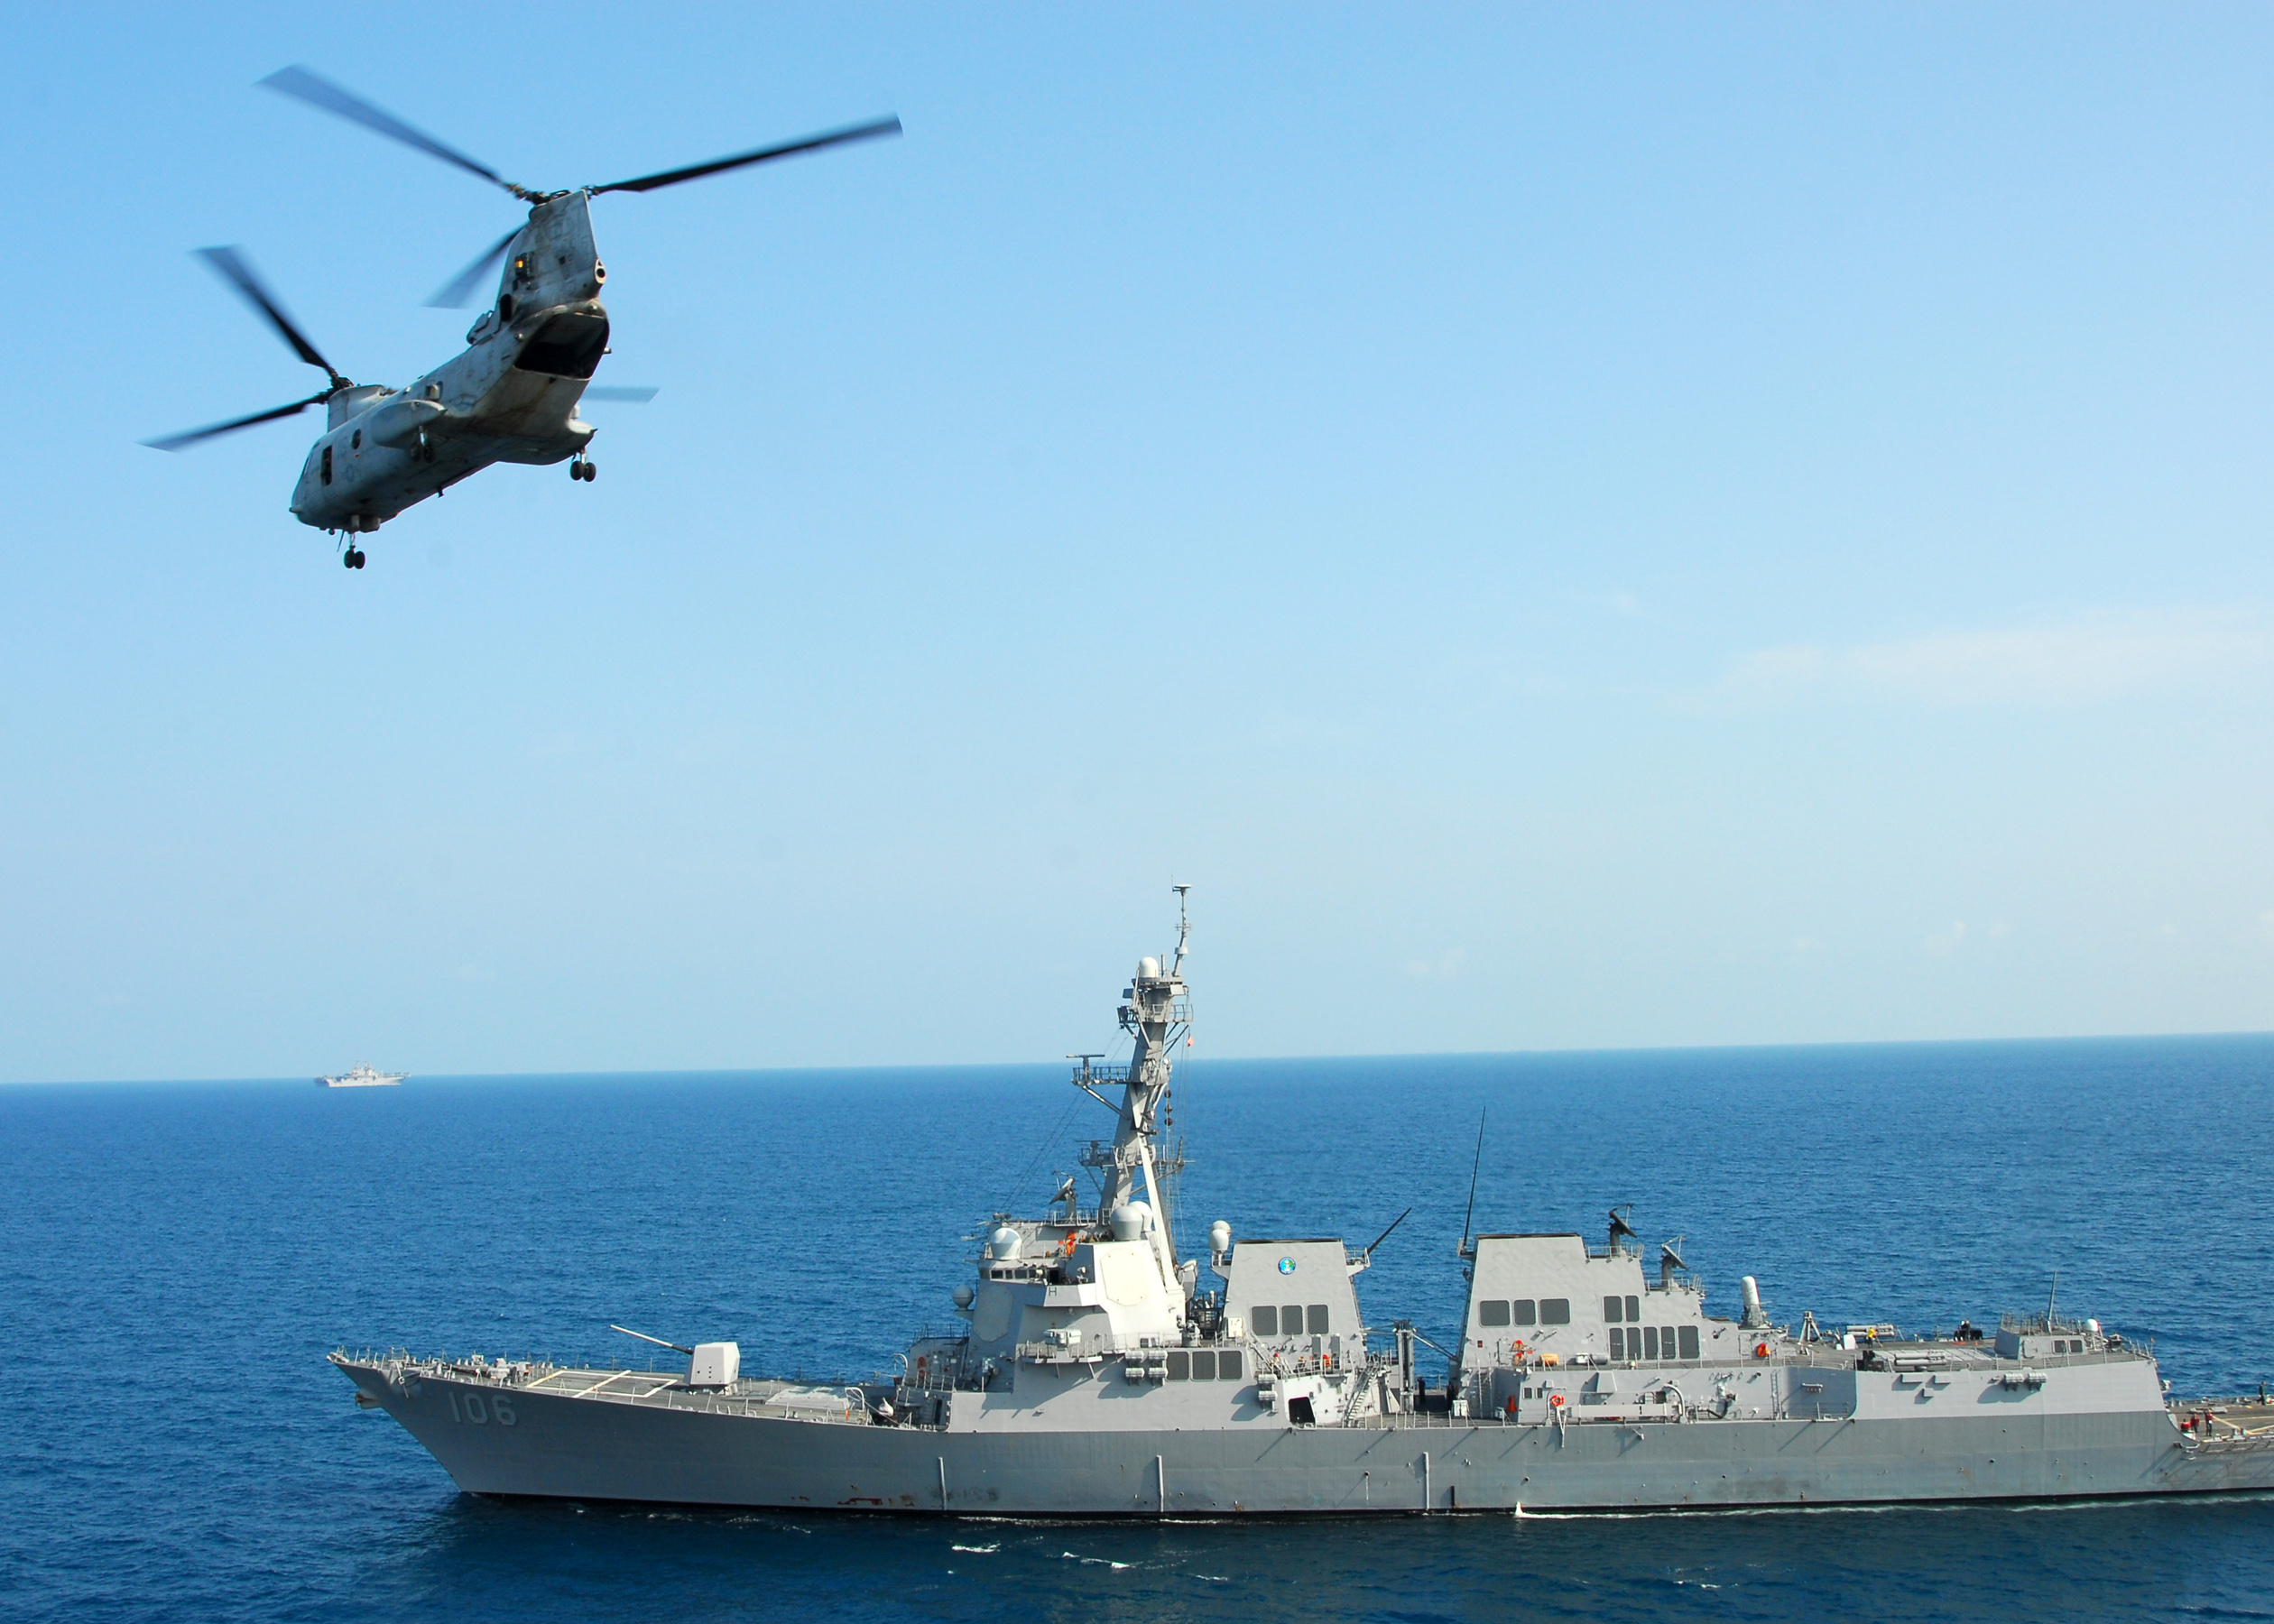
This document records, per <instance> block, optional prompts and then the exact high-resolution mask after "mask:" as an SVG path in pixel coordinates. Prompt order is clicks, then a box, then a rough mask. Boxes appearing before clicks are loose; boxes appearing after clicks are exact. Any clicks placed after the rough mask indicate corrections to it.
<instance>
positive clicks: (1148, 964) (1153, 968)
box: [1137, 953, 1160, 978]
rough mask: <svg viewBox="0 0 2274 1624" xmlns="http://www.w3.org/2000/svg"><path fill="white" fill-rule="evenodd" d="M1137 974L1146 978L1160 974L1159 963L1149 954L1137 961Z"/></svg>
mask: <svg viewBox="0 0 2274 1624" xmlns="http://www.w3.org/2000/svg"><path fill="white" fill-rule="evenodd" d="M1137 973H1138V974H1140V975H1142V976H1145V977H1148V978H1151V977H1154V976H1158V975H1159V974H1160V960H1159V959H1157V958H1155V957H1153V956H1152V955H1151V954H1150V953H1149V954H1147V955H1145V956H1144V957H1143V958H1141V959H1139V960H1138V961H1137Z"/></svg>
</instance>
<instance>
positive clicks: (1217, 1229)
mask: <svg viewBox="0 0 2274 1624" xmlns="http://www.w3.org/2000/svg"><path fill="white" fill-rule="evenodd" d="M1208 1250H1210V1251H1212V1252H1215V1253H1216V1255H1217V1256H1219V1257H1221V1256H1222V1255H1223V1254H1224V1253H1225V1252H1228V1251H1230V1250H1232V1226H1231V1225H1230V1224H1228V1223H1225V1221H1224V1220H1223V1219H1221V1218H1219V1219H1217V1220H1216V1222H1215V1223H1211V1224H1210V1225H1208Z"/></svg>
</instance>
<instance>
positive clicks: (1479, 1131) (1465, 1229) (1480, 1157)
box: [1454, 1106, 1490, 1258]
mask: <svg viewBox="0 0 2274 1624" xmlns="http://www.w3.org/2000/svg"><path fill="white" fill-rule="evenodd" d="M1488 1109H1490V1108H1489V1107H1486V1106H1479V1107H1478V1108H1477V1112H1476V1159H1475V1160H1474V1161H1473V1162H1471V1163H1470V1164H1469V1203H1468V1212H1467V1213H1466V1214H1465V1216H1464V1217H1463V1218H1462V1219H1461V1250H1459V1251H1458V1252H1456V1253H1455V1254H1454V1255H1455V1256H1456V1257H1462V1258H1465V1257H1467V1256H1468V1255H1469V1225H1470V1223H1471V1222H1472V1221H1473V1220H1474V1218H1475V1217H1476V1175H1477V1173H1478V1171H1479V1170H1480V1169H1482V1168H1483V1167H1484V1112H1485V1111H1486V1110H1488Z"/></svg>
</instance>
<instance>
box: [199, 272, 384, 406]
mask: <svg viewBox="0 0 2274 1624" xmlns="http://www.w3.org/2000/svg"><path fill="white" fill-rule="evenodd" d="M198 257H199V259H202V260H203V261H205V263H207V264H208V265H210V266H212V267H213V270H214V272H215V274H216V275H217V276H219V277H220V278H221V279H222V280H223V281H226V282H228V283H230V284H231V285H232V286H234V287H235V288H236V291H237V292H238V294H239V296H241V297H242V298H243V299H244V300H245V303H246V304H248V305H251V306H252V307H253V309H254V310H256V311H258V312H259V313H260V314H261V315H263V316H264V317H266V318H268V322H269V325H270V326H272V327H273V328H275V329H276V330H277V332H278V333H279V334H281V335H282V337H283V339H284V342H285V343H286V344H288V345H290V346H291V349H292V353H293V354H294V355H298V356H299V357H300V359H301V360H303V361H305V362H307V363H308V364H309V365H310V366H320V367H322V368H323V369H324V374H325V375H326V376H327V377H328V378H330V379H331V381H332V387H333V388H335V389H337V388H339V387H341V386H342V385H344V384H345V383H347V379H346V378H345V377H344V376H342V375H341V374H340V371H339V368H337V366H334V365H333V364H331V363H330V362H328V361H327V360H325V359H324V357H323V355H322V353H321V352H320V351H319V350H318V349H317V347H316V346H314V345H312V344H310V343H309V341H308V336H307V335H306V334H304V333H302V332H301V331H300V328H297V327H294V326H293V325H292V318H291V317H290V316H287V315H286V314H284V307H283V306H282V305H280V304H278V303H277V302H276V295H275V294H273V293H272V292H270V291H268V286H267V284H266V283H264V282H263V281H261V279H260V277H259V276H258V275H257V274H255V273H254V269H253V267H252V266H251V265H249V264H247V263H245V256H244V255H243V254H239V253H238V252H237V251H236V249H234V248H200V249H199V250H198ZM320 398H321V397H319V399H320Z"/></svg>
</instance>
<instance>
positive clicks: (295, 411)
mask: <svg viewBox="0 0 2274 1624" xmlns="http://www.w3.org/2000/svg"><path fill="white" fill-rule="evenodd" d="M332 394H333V392H332V391H331V390H328V389H327V390H326V391H324V392H323V393H321V394H314V395H310V396H309V397H308V399H306V400H305V401H293V402H292V403H291V405H290V406H279V407H278V408H276V410H275V411H256V412H254V414H253V415H252V416H251V417H241V418H231V419H230V420H228V421H227V422H226V423H211V424H208V425H207V426H206V427H205V428H203V429H190V430H189V432H188V433H186V434H169V435H167V436H166V437H165V438H163V439H146V440H144V441H143V445H145V446H149V447H151V448H153V449H155V450H159V451H180V450H182V449H183V448H186V447H189V446H194V445H196V444H197V443H198V442H199V440H209V439H212V438H214V437H215V436H217V435H222V434H234V433H236V431H237V430H238V429H250V428H251V427H253V425H254V424H255V423H269V422H273V421H275V420H277V419H278V418H288V417H298V416H299V415H300V413H301V412H303V411H307V410H308V409H309V408H310V406H319V405H321V404H322V403H323V402H324V401H328V400H330V399H331V398H332Z"/></svg>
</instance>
